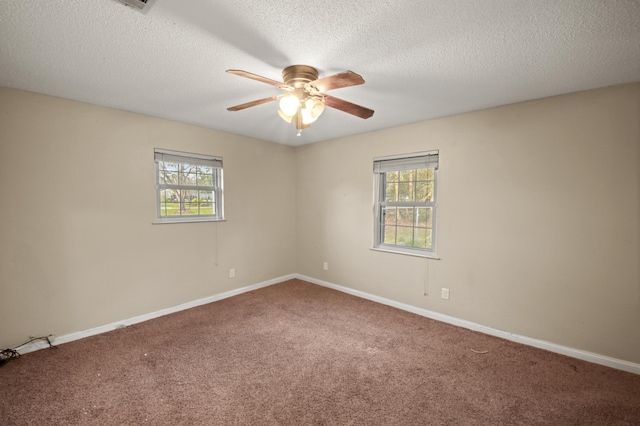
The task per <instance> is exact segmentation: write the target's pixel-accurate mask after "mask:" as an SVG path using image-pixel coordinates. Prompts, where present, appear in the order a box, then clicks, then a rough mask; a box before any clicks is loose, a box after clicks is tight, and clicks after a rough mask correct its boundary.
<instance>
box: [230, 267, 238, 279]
mask: <svg viewBox="0 0 640 426" xmlns="http://www.w3.org/2000/svg"><path fill="white" fill-rule="evenodd" d="M235 276H236V268H231V269H229V278H234V277H235Z"/></svg>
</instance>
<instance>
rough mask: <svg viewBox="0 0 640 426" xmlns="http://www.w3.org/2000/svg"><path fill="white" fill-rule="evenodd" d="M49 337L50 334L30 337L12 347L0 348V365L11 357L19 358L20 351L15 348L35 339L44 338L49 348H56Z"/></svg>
mask: <svg viewBox="0 0 640 426" xmlns="http://www.w3.org/2000/svg"><path fill="white" fill-rule="evenodd" d="M50 337H51V335H49V336H42V337H32V338H30V339H29V340H27V341H26V342H24V343H23V344H21V345H18V346H14V347H13V348H9V349H2V350H0V367H2V366H3V365H5V364H6V363H8V362H9V361H11V360H12V359H17V358H20V352H18V351H17V349H18V348H21V347H23V346H25V345H28V344H29V343H31V342H35V341H36V340H46V341H47V343H48V344H49V349H58V348H57V347H56V346H54V345H53V344H52V343H51V339H50Z"/></svg>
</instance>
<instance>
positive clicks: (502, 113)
mask: <svg viewBox="0 0 640 426" xmlns="http://www.w3.org/2000/svg"><path fill="white" fill-rule="evenodd" d="M372 119H374V120H375V116H374V118H372ZM639 123H640V84H632V85H624V86H618V87H612V88H607V89H600V90H595V91H589V92H583V93H577V94H572V95H567V96H560V97H556V98H550V99H544V100H539V101H534V102H528V103H523V104H518V105H512V106H506V107H502V108H496V109H491V110H486V111H480V112H475V113H470V114H465V115H460V116H455V117H448V118H444V119H439V120H432V121H427V122H422V123H418V124H414V125H409V126H403V127H399V128H394V129H388V130H385V131H379V132H373V133H369V134H364V135H359V136H353V137H349V138H344V139H340V140H334V141H328V142H322V143H318V144H313V145H308V146H303V147H299V148H295V149H294V148H292V147H288V146H284V145H279V144H273V143H269V142H264V141H259V140H255V139H250V138H246V137H242V136H237V135H230V134H226V133H223V132H217V131H213V130H209V129H203V128H199V127H195V126H189V125H185V124H180V123H175V122H170V121H166V120H161V119H156V118H151V117H146V116H141V115H137V114H131V113H127V112H122V111H115V110H111V109H106V108H100V107H96V106H91V105H87V104H82V103H77V102H73V101H67V100H62V99H56V98H51V97H47V96H41V95H36V94H31V93H25V92H20V91H15V90H9V89H0V194H2V195H1V197H0V207H1V208H0V211H1V213H0V218H1V219H2V220H0V238H1V240H0V324H2V326H1V327H0V347H10V346H14V345H16V344H18V343H21V342H23V341H24V340H26V338H27V337H28V336H30V335H45V334H49V333H54V334H56V335H64V334H68V333H72V332H75V331H83V330H87V329H90V328H93V327H98V326H101V325H105V324H110V323H113V322H117V321H119V320H123V319H127V318H131V317H134V316H138V315H142V314H146V313H150V312H154V311H157V310H159V309H163V308H167V307H172V306H176V305H178V304H181V303H184V302H189V301H192V300H195V299H198V298H202V297H206V296H209V295H213V294H217V293H221V292H224V291H227V290H231V289H235V288H239V287H243V286H246V285H251V284H256V283H259V282H262V281H265V280H269V279H272V278H276V277H279V276H283V275H286V274H290V273H293V272H298V273H301V274H304V275H307V276H310V277H314V278H317V279H321V280H325V281H328V282H331V283H335V284H339V285H342V286H346V287H350V288H353V289H357V290H361V291H365V292H368V293H371V294H374V295H379V296H383V297H386V298H389V299H393V300H396V301H399V302H403V303H408V304H411V305H414V306H418V307H423V308H426V309H431V310H434V311H437V312H441V313H444V314H448V315H452V316H455V317H458V318H461V319H465V320H469V321H474V322H477V323H479V324H483V325H487V326H490V327H493V328H496V329H500V330H506V331H509V332H512V333H517V334H520V335H525V336H528V337H532V338H537V339H542V340H546V341H549V342H554V343H558V344H561V345H566V346H569V347H573V348H577V349H583V350H587V351H590V352H594V353H598V354H602V355H607V356H611V357H615V358H619V359H622V360H627V361H631V362H636V363H640V332H639V331H638V324H640V266H639V264H640V262H639V260H638V259H640V248H639V241H640V128H639V127H640V124H639ZM154 147H158V148H165V149H172V150H179V151H189V152H197V153H203V154H213V155H219V156H222V157H224V170H225V210H226V216H227V218H228V221H226V222H223V223H218V224H215V223H197V224H173V225H151V222H152V221H153V220H154V217H155V204H154V202H155V198H154V197H155V194H154V171H153V167H154V164H153V148H154ZM432 149H438V150H440V165H441V168H440V174H439V200H438V201H439V210H438V241H437V244H438V255H439V256H440V257H441V260H437V261H436V260H425V259H421V258H416V257H411V256H404V255H397V254H390V253H381V252H376V251H372V250H370V247H371V246H372V234H373V210H372V200H373V192H372V191H373V190H372V188H373V187H372V185H373V175H372V159H373V158H374V157H378V156H385V155H394V154H402V153H409V152H416V151H426V150H432ZM267 176H268V180H267V179H266V177H267ZM324 261H327V262H329V271H323V270H322V262H324ZM232 267H233V268H236V274H237V276H236V278H234V279H230V278H228V273H229V268H232ZM442 287H447V288H449V289H451V299H450V300H449V301H444V300H442V299H440V297H439V293H440V288H442ZM425 290H426V292H427V293H428V295H426V296H425V295H424V293H425Z"/></svg>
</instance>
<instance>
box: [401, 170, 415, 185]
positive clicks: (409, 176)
mask: <svg viewBox="0 0 640 426" xmlns="http://www.w3.org/2000/svg"><path fill="white" fill-rule="evenodd" d="M415 172H416V171H415V170H402V171H401V172H400V182H410V181H412V180H415V178H414V176H415Z"/></svg>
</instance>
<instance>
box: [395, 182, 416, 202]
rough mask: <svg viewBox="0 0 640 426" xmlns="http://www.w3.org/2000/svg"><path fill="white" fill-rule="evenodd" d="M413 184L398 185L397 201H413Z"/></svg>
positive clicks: (402, 183)
mask: <svg viewBox="0 0 640 426" xmlns="http://www.w3.org/2000/svg"><path fill="white" fill-rule="evenodd" d="M414 186H415V183H413V182H400V183H399V184H398V201H413V199H414V197H413V188H414Z"/></svg>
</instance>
